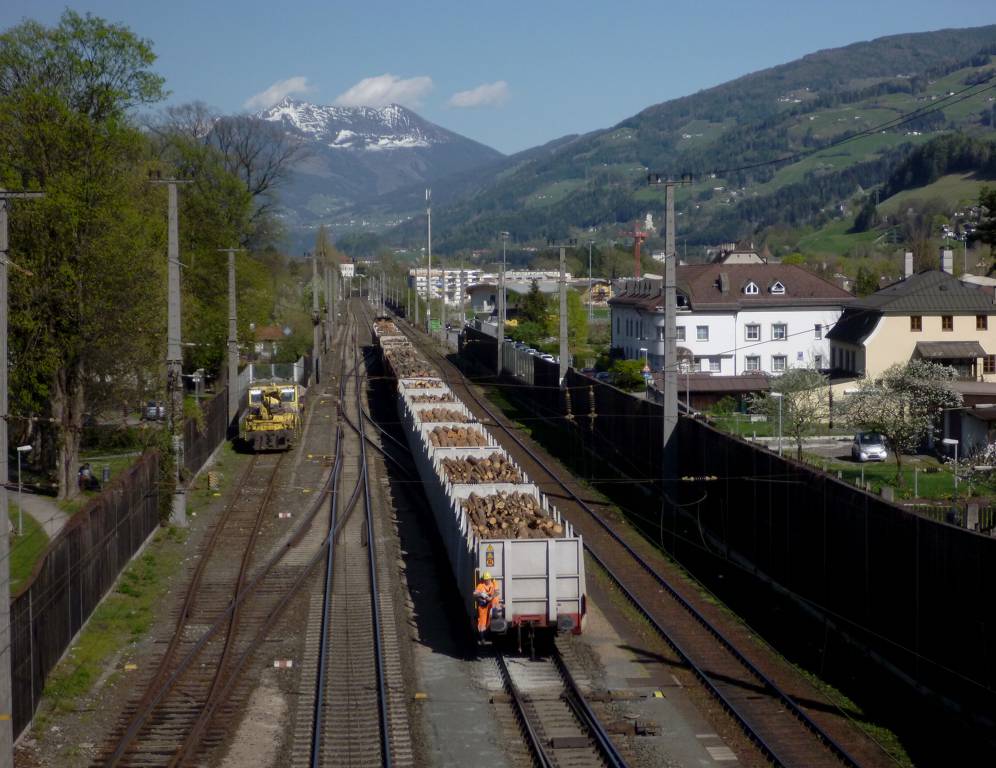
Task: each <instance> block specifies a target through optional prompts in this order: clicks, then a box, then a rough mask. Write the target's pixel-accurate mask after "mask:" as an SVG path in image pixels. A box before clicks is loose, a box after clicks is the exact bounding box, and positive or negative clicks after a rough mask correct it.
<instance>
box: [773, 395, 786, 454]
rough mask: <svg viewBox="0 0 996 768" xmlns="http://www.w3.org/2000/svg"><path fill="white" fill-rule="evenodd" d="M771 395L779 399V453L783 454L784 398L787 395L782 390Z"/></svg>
mask: <svg viewBox="0 0 996 768" xmlns="http://www.w3.org/2000/svg"><path fill="white" fill-rule="evenodd" d="M770 396H771V397H773V398H775V399H776V400H777V401H778V455H779V456H781V455H782V400H784V399H785V396H784V395H783V394H782V393H781V392H772V393H771V395H770Z"/></svg>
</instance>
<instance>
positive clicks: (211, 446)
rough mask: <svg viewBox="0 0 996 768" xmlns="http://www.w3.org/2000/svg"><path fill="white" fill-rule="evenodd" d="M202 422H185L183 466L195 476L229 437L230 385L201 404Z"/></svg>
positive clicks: (192, 420)
mask: <svg viewBox="0 0 996 768" xmlns="http://www.w3.org/2000/svg"><path fill="white" fill-rule="evenodd" d="M201 414H202V415H203V420H202V421H201V422H198V421H195V420H194V419H187V420H186V421H184V423H183V466H184V468H185V469H186V470H187V472H188V473H189V474H190V475H191V476H193V475H196V474H197V473H198V472H199V471H200V468H201V467H203V466H204V464H205V462H206V461H207V460H208V459H209V458H210V457H211V454H212V453H214V450H215V448H217V447H218V446H219V445H221V443H222V441H224V440H225V438H226V437H228V426H229V425H228V387H225V388H224V389H222V390H221V391H220V392H218V393H217V394H215V396H214V397H212V398H211V399H210V400H208V401H207V402H206V403H204V404H203V405H201Z"/></svg>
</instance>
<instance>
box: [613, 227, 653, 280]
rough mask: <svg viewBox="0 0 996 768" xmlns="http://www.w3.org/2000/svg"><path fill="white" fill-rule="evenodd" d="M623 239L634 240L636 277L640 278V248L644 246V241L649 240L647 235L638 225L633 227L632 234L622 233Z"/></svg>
mask: <svg viewBox="0 0 996 768" xmlns="http://www.w3.org/2000/svg"><path fill="white" fill-rule="evenodd" d="M619 234H620V235H622V236H623V237H632V238H633V261H634V262H635V265H636V276H637V277H639V276H640V248H641V247H642V246H643V241H644V240H646V239H647V233H646V232H644V231H643V230H642V229H640V227H639V225H638V224H634V225H633V230H632V231H631V232H620V233H619Z"/></svg>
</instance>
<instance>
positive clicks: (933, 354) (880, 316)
mask: <svg viewBox="0 0 996 768" xmlns="http://www.w3.org/2000/svg"><path fill="white" fill-rule="evenodd" d="M907 263H908V266H907V273H906V274H907V277H905V278H903V279H902V280H900V281H898V282H896V283H893V284H892V285H889V286H886V287H885V288H882V289H880V290H878V291H876V292H875V293H873V294H871V295H870V296H866V297H864V298H863V299H860V300H857V301H855V302H854V303H852V304H851V306H849V307H848V308H847V309H846V310H845V311H844V314H843V315H842V316H841V318H840V321H839V322H838V323H837V324H836V325H835V326H834V327H833V329H832V330H831V331H830V333H829V334H827V337H828V338H829V340H830V363H831V366H832V367H833V369H834V370H835V371H836V372H838V373H839V374H841V375H843V376H851V377H854V378H864V377H870V378H875V377H876V376H879V375H880V374H881V373H882V372H883V371H885V370H886V369H887V368H889V367H890V366H892V365H895V364H897V363H906V362H908V361H909V360H912V359H916V358H919V359H923V360H930V361H933V362H936V363H943V364H945V365H950V366H952V367H953V368H955V370H957V371H958V378H959V379H961V380H962V381H984V382H996V304H993V296H992V294H991V293H989V292H987V291H986V289H985V287H983V286H979V285H974V284H972V283H969V282H963V281H961V280H959V279H958V278H956V277H955V276H954V275H953V274H951V273H950V272H949V271H945V270H943V269H942V270H927V271H924V272H918V273H913V272H912V257H910V258H909V259H908V260H907ZM942 263H944V264H946V265H949V264H950V260H948V261H942Z"/></svg>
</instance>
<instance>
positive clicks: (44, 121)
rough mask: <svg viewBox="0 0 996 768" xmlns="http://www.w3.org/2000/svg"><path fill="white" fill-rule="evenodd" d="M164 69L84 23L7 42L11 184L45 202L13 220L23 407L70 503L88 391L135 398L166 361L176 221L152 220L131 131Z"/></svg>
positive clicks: (0, 79)
mask: <svg viewBox="0 0 996 768" xmlns="http://www.w3.org/2000/svg"><path fill="white" fill-rule="evenodd" d="M154 60H155V56H154V54H153V52H152V48H151V46H150V44H149V43H148V42H147V41H145V40H142V39H140V38H138V37H136V36H135V35H134V34H133V33H132V32H131V31H129V30H128V29H127V28H125V27H123V26H120V25H115V24H110V23H108V22H106V21H104V20H102V19H98V18H96V17H93V16H90V15H85V16H83V15H80V14H77V13H75V12H73V11H66V12H65V13H63V15H62V17H61V18H60V20H59V23H58V24H57V25H56V26H54V27H45V26H43V25H41V24H38V23H37V22H34V21H25V22H23V23H21V24H19V25H18V26H16V27H13V28H11V29H10V30H8V31H7V32H5V33H4V34H3V35H0V145H2V146H3V147H4V151H3V153H2V154H0V183H2V184H4V185H5V186H7V187H13V188H23V187H24V186H25V185H26V184H28V185H31V184H37V185H38V186H39V187H42V188H44V190H45V192H46V197H45V198H44V200H42V201H39V202H37V203H34V204H32V205H30V206H23V207H21V208H19V209H18V212H17V215H16V216H15V217H14V218H13V226H12V238H11V239H12V244H13V246H14V248H13V250H12V257H13V258H14V260H15V261H17V262H18V263H20V264H22V265H23V266H26V267H28V268H29V269H30V270H31V271H32V272H33V276H32V277H30V278H28V277H25V276H21V277H15V278H14V281H13V283H12V290H11V296H12V297H13V301H12V304H13V307H12V317H11V320H12V323H11V332H12V344H11V352H12V355H11V356H12V362H13V370H12V373H13V375H12V381H11V383H12V394H13V397H12V406H13V408H16V409H18V410H20V412H21V413H22V414H23V413H32V414H35V413H43V414H44V415H46V416H48V417H49V418H50V419H51V421H50V422H47V426H46V427H45V431H44V432H43V435H42V439H43V444H44V446H45V453H47V454H49V455H51V456H52V457H53V458H54V463H55V465H56V469H57V477H58V485H59V494H60V496H62V497H66V496H69V495H72V494H75V493H76V477H75V475H76V468H77V467H76V465H77V463H78V456H79V443H80V435H81V434H82V425H83V416H84V412H85V411H86V410H87V407H88V399H87V394H88V388H91V387H92V385H93V384H94V383H95V382H100V387H99V388H98V390H106V389H108V388H114V389H116V390H117V391H118V393H119V394H122V393H123V391H124V390H125V389H129V388H131V389H134V388H135V386H139V385H140V380H141V373H140V372H141V371H144V370H149V369H150V368H151V365H150V364H151V362H152V358H154V357H156V356H158V358H159V359H160V360H161V357H162V354H161V350H160V349H158V345H157V343H156V342H157V340H158V339H161V338H162V335H161V333H162V326H163V322H162V314H163V308H164V306H165V304H164V302H161V301H159V299H160V297H161V294H160V293H159V291H160V290H161V288H160V286H162V284H163V281H162V280H161V279H160V275H161V274H162V270H163V269H164V268H165V259H161V258H160V259H157V258H156V256H157V255H158V253H162V252H165V243H164V240H163V235H164V226H163V225H164V223H165V222H164V219H165V217H164V216H163V215H162V213H161V210H162V209H161V208H160V209H159V210H160V213H159V215H158V216H152V215H150V214H151V211H152V210H153V208H154V206H156V205H157V204H158V201H159V195H158V194H156V193H155V192H153V191H152V190H151V189H150V188H149V186H148V185H147V184H145V183H144V178H143V177H144V168H143V162H142V161H143V152H144V148H145V141H144V139H143V136H142V134H141V133H140V132H139V131H138V130H137V129H136V128H135V126H133V125H132V124H131V123H130V122H129V120H128V111H129V110H130V109H131V108H133V107H136V106H139V105H143V104H150V103H153V102H155V101H158V100H159V99H161V98H162V97H163V95H164V92H163V80H162V78H161V77H159V76H158V75H156V74H155V73H153V72H152V71H151V69H150V68H151V66H152V63H153V62H154ZM160 249H161V250H160ZM156 353H158V355H157V354H156ZM136 374H137V375H136ZM90 402H91V403H92V402H93V398H92V397H91V400H90ZM12 410H13V409H12Z"/></svg>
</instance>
